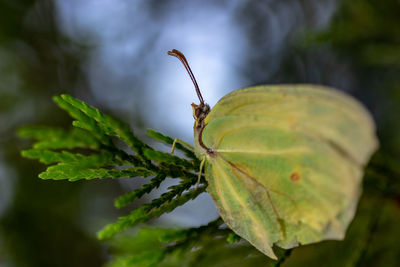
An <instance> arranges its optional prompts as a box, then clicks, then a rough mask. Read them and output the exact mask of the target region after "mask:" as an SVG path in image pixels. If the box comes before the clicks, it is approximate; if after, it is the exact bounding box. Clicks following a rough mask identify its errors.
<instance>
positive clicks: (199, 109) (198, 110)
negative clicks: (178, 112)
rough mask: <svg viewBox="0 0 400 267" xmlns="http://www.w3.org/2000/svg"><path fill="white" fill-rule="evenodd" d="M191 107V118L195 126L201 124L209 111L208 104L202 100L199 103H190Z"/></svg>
mask: <svg viewBox="0 0 400 267" xmlns="http://www.w3.org/2000/svg"><path fill="white" fill-rule="evenodd" d="M192 109H193V118H194V120H195V127H199V126H201V125H203V121H204V119H205V118H206V117H207V115H208V113H209V112H210V106H209V105H208V104H204V102H200V104H199V105H196V104H194V103H192Z"/></svg>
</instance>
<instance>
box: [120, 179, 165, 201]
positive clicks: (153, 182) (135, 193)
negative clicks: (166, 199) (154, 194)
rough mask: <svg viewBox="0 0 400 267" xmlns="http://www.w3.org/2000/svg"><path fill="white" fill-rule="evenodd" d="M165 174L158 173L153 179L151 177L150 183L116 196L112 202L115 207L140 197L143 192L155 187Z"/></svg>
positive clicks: (148, 191) (145, 192) (146, 192)
mask: <svg viewBox="0 0 400 267" xmlns="http://www.w3.org/2000/svg"><path fill="white" fill-rule="evenodd" d="M165 178H166V176H165V175H164V174H159V175H157V176H156V177H154V178H153V179H151V181H150V183H148V184H145V185H143V186H142V187H141V188H138V189H136V190H133V191H131V192H128V193H126V194H124V195H122V196H120V197H119V198H117V199H116V200H115V202H114V205H115V207H116V208H122V207H124V206H126V205H128V204H130V203H132V202H133V201H134V200H136V199H138V198H141V197H142V196H143V195H144V194H148V193H150V192H151V191H152V190H153V189H156V188H158V187H159V186H160V184H161V183H162V182H163V181H164V180H165Z"/></svg>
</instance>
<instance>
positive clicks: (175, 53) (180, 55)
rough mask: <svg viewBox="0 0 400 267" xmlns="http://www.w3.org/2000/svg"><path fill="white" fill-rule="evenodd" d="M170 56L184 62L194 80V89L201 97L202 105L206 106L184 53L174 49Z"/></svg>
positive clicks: (169, 52) (169, 53)
mask: <svg viewBox="0 0 400 267" xmlns="http://www.w3.org/2000/svg"><path fill="white" fill-rule="evenodd" d="M168 55H170V56H174V57H176V58H178V59H179V60H180V61H181V62H182V64H183V66H185V69H186V71H187V72H188V74H189V76H190V79H192V82H193V85H194V88H195V89H196V93H197V96H198V97H199V100H200V104H204V100H203V96H202V95H201V93H200V88H199V85H198V84H197V81H196V78H195V77H194V75H193V72H192V70H191V69H190V66H189V63H188V62H187V60H186V57H185V56H184V55H183V53H182V52H180V51H178V50H176V49H172V51H168Z"/></svg>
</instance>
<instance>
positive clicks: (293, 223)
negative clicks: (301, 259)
mask: <svg viewBox="0 0 400 267" xmlns="http://www.w3.org/2000/svg"><path fill="white" fill-rule="evenodd" d="M206 123H207V125H206V127H205V128H204V131H203V141H204V143H205V145H206V146H207V147H210V148H212V149H213V150H214V151H216V152H217V156H216V157H211V156H207V165H206V177H207V179H208V182H209V187H208V190H209V193H210V195H211V196H212V197H213V199H214V201H215V203H216V206H217V208H218V210H219V212H220V213H221V216H222V218H223V219H224V220H225V222H226V223H227V224H228V226H230V227H231V228H232V229H233V230H234V231H235V232H236V233H237V234H239V235H240V236H242V237H243V238H245V239H246V240H248V241H249V242H250V243H252V244H253V245H254V246H255V247H256V248H258V249H259V250H261V251H262V252H264V253H265V254H266V255H268V256H270V257H272V258H274V254H273V251H272V249H271V247H272V244H274V243H277V244H278V245H279V246H281V247H284V248H289V247H293V246H296V245H297V244H298V243H301V244H308V243H312V242H317V241H320V240H323V239H342V238H343V236H344V233H345V230H346V228H347V226H348V224H349V222H350V221H351V219H352V218H353V216H354V212H355V207H356V204H357V200H358V197H359V193H360V182H361V178H362V175H363V169H362V168H363V165H365V164H366V162H367V160H368V159H369V157H370V155H371V153H373V151H374V150H375V149H376V147H377V141H376V138H375V134H374V131H375V129H374V124H373V122H372V120H371V119H370V117H369V115H368V113H367V112H366V111H365V109H364V108H363V107H362V106H361V105H360V104H359V103H358V102H356V101H355V100H353V99H352V98H350V97H348V96H345V95H344V94H342V93H338V92H337V91H332V90H327V89H321V88H319V87H313V86H300V87H299V86H279V87H278V86H266V87H255V88H249V89H244V90H238V91H235V92H233V93H231V94H229V95H227V96H226V97H224V98H223V99H221V100H220V102H218V104H217V105H216V106H215V107H214V108H213V110H212V111H211V113H210V114H209V116H208V117H207V118H206Z"/></svg>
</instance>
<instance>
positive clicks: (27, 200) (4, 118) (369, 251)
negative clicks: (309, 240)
mask: <svg viewBox="0 0 400 267" xmlns="http://www.w3.org/2000/svg"><path fill="white" fill-rule="evenodd" d="M171 2H172V1H171ZM298 2H299V3H300V5H302V6H303V8H304V10H305V13H307V12H309V14H312V12H313V11H312V10H308V9H307V1H298ZM337 4H338V9H337V11H336V13H335V15H334V17H333V19H332V20H331V22H330V24H329V26H328V27H327V28H326V29H323V30H319V31H316V30H315V29H314V30H313V29H311V28H307V27H305V28H306V29H303V30H302V31H300V33H299V34H296V35H295V37H294V38H291V39H289V40H288V44H287V45H286V47H283V48H282V51H281V54H280V56H281V57H282V61H281V65H280V66H279V67H278V68H277V69H276V71H275V72H274V74H273V75H272V78H268V79H267V78H266V79H265V80H263V79H262V78H261V79H260V78H259V77H260V76H257V75H256V74H255V73H257V72H258V73H259V72H260V70H263V69H267V64H268V60H269V58H268V57H260V58H254V57H252V56H251V55H248V56H247V58H246V59H245V61H244V62H243V65H242V66H241V69H242V70H244V72H245V73H247V76H248V79H249V80H250V81H252V82H253V83H322V84H327V85H333V86H338V87H340V76H339V77H338V76H332V73H331V70H334V69H338V68H342V67H343V66H346V68H345V69H346V71H345V72H346V73H345V74H346V75H350V76H351V77H352V84H351V85H350V86H349V87H350V88H345V89H347V90H349V91H350V92H351V93H352V94H353V95H354V96H356V97H357V98H358V99H360V100H361V101H362V102H363V103H364V104H365V105H367V106H368V108H369V109H370V110H371V112H372V113H373V115H374V117H375V119H376V121H377V124H378V134H379V137H380V141H381V150H380V151H379V153H378V154H377V155H376V156H375V157H374V159H373V160H372V163H371V165H370V166H369V167H368V169H367V174H366V177H365V182H364V194H363V197H362V199H361V202H360V205H359V209H358V212H357V216H356V218H355V220H354V222H353V223H352V224H351V226H350V229H349V231H348V234H347V236H346V240H345V241H343V242H330V241H326V242H322V243H319V244H315V245H311V246H305V247H300V248H297V249H294V250H292V251H286V252H285V251H283V250H278V254H279V256H280V258H281V259H282V260H281V261H279V262H272V261H269V260H268V259H266V257H265V256H263V255H261V254H260V253H259V252H258V251H256V250H255V249H253V248H252V247H251V246H249V245H248V244H247V243H246V242H244V241H243V240H242V241H240V240H239V241H238V242H235V243H233V244H231V243H228V242H226V239H227V238H230V239H231V240H236V238H235V237H234V236H231V235H230V232H229V231H226V229H221V228H218V227H216V226H215V225H211V226H209V227H207V226H205V227H204V228H199V229H191V230H183V231H184V232H182V230H178V229H160V228H156V229H147V228H145V229H144V230H141V231H139V229H135V230H134V231H130V232H128V233H124V234H121V235H118V236H117V237H116V238H114V239H112V240H111V241H108V242H100V241H98V240H97V239H96V237H95V233H96V232H97V231H98V230H99V229H101V227H103V226H105V225H106V224H108V223H112V222H114V221H116V218H117V216H119V215H126V214H128V213H129V211H130V210H131V208H132V207H131V206H130V207H129V209H122V210H121V211H118V210H116V209H114V208H113V200H114V199H115V198H117V197H118V196H120V195H122V194H123V193H124V192H123V190H122V188H121V186H120V185H119V184H118V183H117V182H116V181H115V180H112V179H109V180H107V179H104V180H103V179H102V180H95V181H78V182H75V183H71V182H68V181H65V180H62V181H51V180H41V179H39V178H38V174H39V173H41V172H43V171H44V170H45V166H44V165H42V164H40V163H38V162H36V161H32V160H28V159H25V158H22V157H21V151H22V150H23V149H28V148H29V147H30V145H31V142H30V141H27V140H21V139H19V138H17V136H16V130H17V128H19V127H21V126H23V125H27V124H30V125H49V126H57V127H62V128H64V129H69V128H70V125H71V118H70V117H69V116H68V115H67V114H66V113H65V112H63V111H61V109H59V108H57V106H56V105H55V104H54V102H52V101H51V99H52V97H53V96H54V95H60V94H61V93H69V94H71V95H73V96H85V99H88V100H89V102H90V104H95V106H96V107H98V108H100V109H101V107H102V103H93V102H94V100H93V98H91V97H90V92H89V90H88V86H89V85H88V82H87V80H86V76H85V73H84V70H83V68H84V67H83V65H82V64H83V63H84V61H85V59H86V57H87V55H88V53H89V52H90V51H91V49H92V46H93V45H95V41H93V42H92V43H89V42H82V43H76V42H74V41H72V40H70V39H69V38H67V37H66V36H65V35H64V34H63V33H61V31H60V29H59V25H58V24H57V14H56V12H55V10H56V9H55V4H54V2H52V1H43V0H37V1H34V0H31V1H28V0H24V1H6V0H0V52H1V53H0V61H1V62H2V64H0V66H1V68H0V72H1V75H0V77H2V80H0V115H1V116H0V120H1V125H2V129H1V132H0V133H1V136H0V152H1V157H0V160H1V161H2V165H3V166H6V169H7V170H8V173H9V174H11V175H10V177H2V181H4V180H5V179H9V180H10V184H12V187H11V188H10V189H9V190H12V194H11V199H10V200H9V203H8V204H7V206H6V207H7V208H6V210H5V211H4V212H3V213H1V214H0V216H1V217H0V265H3V264H4V265H5V266H101V265H103V264H109V265H110V266H121V265H123V264H127V263H133V262H139V263H140V262H141V263H142V265H144V264H145V263H149V264H151V263H152V262H154V261H155V260H156V259H157V257H156V256H157V255H160V254H161V253H164V251H166V249H167V250H168V249H169V250H170V251H169V252H168V254H167V256H166V257H165V259H164V261H163V262H162V264H161V265H163V266H262V265H264V264H265V265H279V264H282V265H283V266H307V265H308V266H321V264H322V265H323V266H399V265H400V246H399V241H398V240H399V239H400V228H399V227H398V222H399V221H400V204H399V203H400V177H399V173H400V171H399V169H400V168H399V166H400V164H399V162H400V161H399V156H400V155H399V152H400V138H399V136H400V124H399V114H400V75H399V73H400V16H399V14H400V2H399V1H396V0H382V1H372V0H354V1H343V3H341V2H340V1H337ZM259 5H262V1H244V4H243V5H242V9H241V10H240V11H241V12H240V13H239V14H237V20H238V21H239V22H243V25H245V26H243V28H244V29H245V33H246V36H243V38H247V39H248V42H249V46H250V47H251V48H252V49H254V50H253V51H256V52H257V51H261V50H263V49H264V46H266V45H267V44H265V43H263V42H260V39H261V40H262V38H261V37H262V36H263V26H268V25H263V24H262V22H263V20H262V17H263V16H265V14H262V12H261V14H260V9H258V8H257V7H258V6H259ZM150 7H151V8H154V10H157V12H160V13H162V10H163V5H160V4H157V3H155V1H149V4H148V7H147V8H150ZM165 10H166V9H165ZM166 12H167V11H166ZM249 21H250V22H251V23H249ZM245 22H246V23H245ZM306 26H307V25H306ZM137 38H140V36H138V37H137ZM89 44H90V45H89ZM171 48H173V47H171ZM171 48H169V49H171ZM299 62H301V64H299ZM137 64H141V63H140V62H137ZM315 72H318V73H319V74H318V75H317V76H315V75H312V73H315ZM110 75H112V74H110ZM14 78H15V79H16V80H17V81H18V83H19V86H18V87H13V86H12V85H13V81H14ZM160 85H162V83H161V82H160ZM249 85H252V84H249ZM131 86H132V87H135V84H133V85H131ZM11 88H17V89H15V90H13V89H11ZM160 88H161V87H160ZM186 104H187V105H188V104H190V103H186ZM125 116H128V115H127V114H125ZM121 119H122V120H125V118H124V114H122V116H121ZM166 119H168V118H166ZM144 121H146V118H145V117H143V118H142V117H138V118H136V119H135V123H136V124H135V125H132V127H133V128H134V130H137V129H138V130H140V129H141V127H143V125H145V123H143V122H144ZM140 137H143V136H140ZM149 153H151V152H149ZM152 156H153V157H156V156H157V155H156V154H154V153H153V154H152ZM182 164H183V163H182ZM178 165H179V163H178ZM186 167H188V166H186ZM189 167H190V166H189ZM5 174H7V172H5ZM148 179H149V178H148ZM155 182H157V181H155ZM0 186H2V185H1V184H0ZM0 192H4V191H0ZM0 199H2V198H0ZM99 201H100V203H101V204H100V206H101V209H100V208H96V207H98V206H99V205H97V206H95V205H94V204H93V208H92V209H90V208H89V210H91V212H90V214H82V213H84V212H87V210H88V209H87V208H86V209H84V208H83V206H86V207H87V206H88V205H89V207H92V206H91V205H92V203H97V202H99ZM121 201H122V200H121ZM144 201H145V202H149V201H150V200H149V199H147V200H144ZM122 202H123V201H122ZM140 203H141V202H139V204H140ZM135 205H136V206H135ZM137 206H138V204H134V207H137ZM88 216H89V219H88ZM90 218H92V219H91V220H90ZM93 221H94V222H93ZM160 237H163V239H162V240H161V241H164V242H161V241H160ZM170 242H172V243H174V242H176V243H177V244H180V243H181V244H182V245H181V247H179V246H178V247H176V248H175V249H171V248H170V246H167V244H171V243H170ZM193 247H195V248H196V249H194V250H192V248H193ZM132 252H135V253H132ZM110 255H114V256H113V257H111V256H110Z"/></svg>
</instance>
